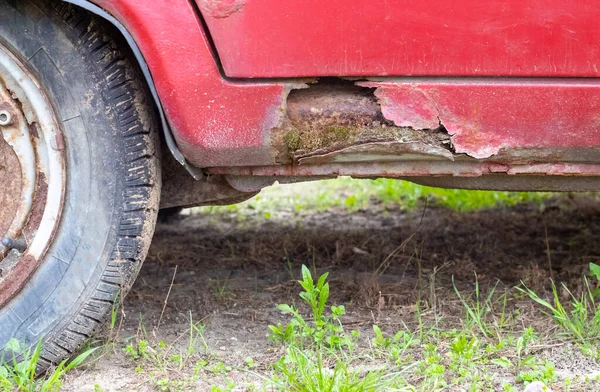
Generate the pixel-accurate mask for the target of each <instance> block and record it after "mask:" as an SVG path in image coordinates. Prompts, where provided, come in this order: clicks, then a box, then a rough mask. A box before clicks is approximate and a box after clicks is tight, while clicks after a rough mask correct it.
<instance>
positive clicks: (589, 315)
mask: <svg viewBox="0 0 600 392" xmlns="http://www.w3.org/2000/svg"><path fill="white" fill-rule="evenodd" d="M584 283H585V288H586V290H584V291H583V292H582V293H581V296H579V297H576V296H575V295H573V293H571V291H569V289H568V288H567V286H566V285H564V284H563V285H562V287H563V289H564V290H565V291H566V292H567V293H568V295H569V296H570V298H571V302H570V304H567V306H568V307H569V308H570V310H568V309H567V308H566V307H565V305H564V304H563V303H562V302H561V300H560V295H559V293H558V289H557V287H556V284H555V283H554V281H552V298H553V302H552V303H551V302H548V301H546V300H545V299H543V298H541V297H540V296H538V295H537V293H536V292H535V291H533V290H531V289H530V288H528V287H527V286H525V284H524V283H522V284H523V288H521V287H517V289H518V290H519V291H521V292H523V293H525V294H527V295H528V296H529V297H530V298H531V299H533V300H534V301H535V302H537V303H538V304H540V305H542V307H543V308H544V309H545V310H544V311H543V313H544V314H546V315H548V316H550V317H552V318H553V319H554V321H555V322H556V323H557V324H558V325H559V326H560V327H562V329H563V330H564V331H565V332H566V333H567V334H569V335H570V336H572V337H573V338H574V339H575V341H576V342H577V343H578V344H580V345H582V347H584V348H586V349H587V350H585V351H589V350H591V347H590V339H595V338H596V337H597V336H598V334H600V307H597V306H596V301H595V299H594V295H593V294H592V291H591V288H590V286H589V282H588V280H587V278H586V277H584Z"/></svg>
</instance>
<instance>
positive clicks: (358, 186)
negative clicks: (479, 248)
mask: <svg viewBox="0 0 600 392" xmlns="http://www.w3.org/2000/svg"><path fill="white" fill-rule="evenodd" d="M551 195H552V193H548V192H546V193H540V192H498V191H469V190H461V189H442V188H432V187H426V186H421V185H417V184H413V183H411V182H408V181H401V180H394V179H386V178H380V179H377V180H362V179H352V178H349V177H340V178H338V179H335V180H323V181H314V182H307V183H300V184H291V185H274V186H272V187H268V188H265V189H263V191H262V192H261V193H260V194H259V195H257V196H255V197H254V198H252V199H250V200H248V201H245V202H243V203H240V204H237V205H231V206H216V207H200V208H195V209H194V210H195V211H196V212H200V213H213V214H214V213H239V212H242V213H243V214H248V215H255V214H260V215H263V216H264V217H265V218H267V219H268V218H270V217H271V216H273V215H274V214H276V213H278V212H279V211H282V210H285V211H293V212H295V213H303V212H310V211H315V210H317V211H319V210H326V209H329V208H331V207H341V208H344V209H347V210H348V211H356V210H360V209H363V208H365V207H367V206H369V205H370V204H372V203H374V202H375V203H380V204H383V205H384V206H385V207H396V208H403V209H413V208H416V207H418V206H419V205H420V204H422V203H423V202H424V201H425V200H427V199H429V202H430V203H433V204H437V205H440V206H444V207H447V208H450V209H452V210H455V211H459V212H465V211H474V210H482V209H486V208H493V207H498V206H513V205H516V204H519V203H537V204H541V203H542V202H543V201H544V200H546V199H547V198H548V197H550V196H551Z"/></svg>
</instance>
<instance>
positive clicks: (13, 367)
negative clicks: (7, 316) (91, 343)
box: [0, 339, 96, 392]
mask: <svg viewBox="0 0 600 392" xmlns="http://www.w3.org/2000/svg"><path fill="white" fill-rule="evenodd" d="M4 351H5V352H10V353H11V355H12V360H10V361H9V362H6V361H5V360H4V359H2V361H0V390H3V391H27V392H46V391H57V390H59V389H60V386H61V384H62V377H63V376H64V375H65V374H66V373H67V372H68V371H70V370H72V369H74V368H76V367H77V366H79V365H81V364H82V363H83V361H85V360H86V358H87V357H89V356H90V355H91V354H92V353H93V352H94V351H96V348H92V349H89V350H86V351H84V352H83V353H81V354H79V355H78V356H77V357H75V358H74V359H73V360H71V361H70V362H69V361H68V360H64V361H62V362H61V363H60V364H59V365H58V366H57V367H56V368H55V369H54V370H53V371H52V372H51V373H49V374H48V375H46V376H45V377H41V378H37V377H36V375H37V374H36V369H37V364H38V361H39V359H40V354H41V351H42V342H41V341H40V342H38V344H37V345H36V347H35V348H34V349H33V351H31V350H30V349H28V348H26V347H25V346H22V345H21V344H20V343H19V342H18V341H17V340H16V339H11V340H9V341H8V343H7V345H6V346H5V348H4Z"/></svg>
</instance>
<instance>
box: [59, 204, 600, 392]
mask: <svg viewBox="0 0 600 392" xmlns="http://www.w3.org/2000/svg"><path fill="white" fill-rule="evenodd" d="M598 233H600V202H598V201H597V199H595V198H592V197H590V196H586V195H571V196H569V195H565V196H564V197H560V198H555V199H550V200H548V201H547V202H546V203H544V205H543V206H541V207H540V206H538V205H518V206H516V207H512V208H496V209H491V210H486V211H480V212H473V213H456V212H453V211H450V210H448V209H444V208H439V207H434V206H431V205H430V206H428V207H427V208H425V207H421V208H419V209H417V210H414V211H410V212H407V211H403V210H399V209H389V208H383V207H382V206H381V205H378V204H377V203H374V204H373V205H372V206H371V207H369V209H367V210H361V211H358V212H353V213H348V212H347V211H346V210H344V209H343V208H339V209H333V210H331V211H325V212H319V213H312V214H304V215H297V214H294V213H292V212H290V213H289V214H282V215H278V217H277V218H276V219H273V218H271V219H266V218H264V217H261V216H258V215H257V216H255V217H250V218H247V219H240V218H239V216H237V215H236V214H235V213H232V214H230V215H227V214H226V215H220V216H211V215H205V214H195V215H181V216H179V217H177V218H175V219H173V220H172V221H170V222H168V223H159V224H158V227H157V230H156V235H155V238H154V241H153V244H152V247H151V250H150V254H149V257H148V259H147V261H146V262H145V264H144V267H143V268H142V270H141V272H140V275H139V277H138V279H137V282H136V284H135V285H134V287H133V289H132V290H131V292H130V294H129V295H128V296H127V298H126V300H125V302H124V304H123V307H122V309H121V311H120V313H121V314H122V315H124V316H125V318H124V320H123V321H122V325H121V326H120V327H119V328H118V338H115V339H116V340H122V339H127V338H128V337H131V336H135V335H136V334H137V335H138V336H139V335H140V334H141V333H142V332H145V333H146V334H147V335H148V336H149V337H150V338H149V339H151V340H155V341H160V340H163V341H165V342H171V343H173V342H175V343H174V344H175V345H177V344H183V345H185V344H186V343H185V342H186V340H187V339H188V337H187V333H189V328H190V327H189V323H190V315H191V317H192V319H193V321H194V322H201V323H202V324H203V325H204V326H205V331H204V337H205V339H206V343H207V346H208V350H209V351H210V355H211V356H213V358H218V359H219V360H220V361H222V362H223V363H224V364H226V365H228V366H234V367H235V366H243V365H244V363H245V362H246V361H247V358H248V357H251V358H252V360H253V361H254V362H255V363H257V364H258V367H256V371H257V372H260V370H261V369H262V368H263V366H264V365H263V364H267V363H270V362H272V361H274V360H276V359H277V358H278V356H280V354H281V353H280V352H279V351H280V349H279V348H278V347H277V346H275V345H273V344H271V343H270V342H269V341H268V339H267V332H268V328H267V326H268V325H269V324H276V323H277V322H278V321H283V320H284V316H282V315H281V314H280V312H279V311H278V310H277V309H276V306H277V305H278V304H280V303H298V292H299V286H298V285H297V283H295V279H298V278H299V271H300V266H301V265H302V264H306V265H308V266H310V267H311V268H314V269H316V270H317V271H318V272H319V273H321V272H325V271H328V272H329V273H330V275H329V281H330V284H331V301H332V302H333V303H335V304H345V306H346V309H347V315H346V316H345V318H344V324H345V325H346V326H349V327H350V328H353V329H358V330H362V331H369V330H370V329H371V324H372V323H374V322H376V323H378V325H380V326H381V327H382V329H384V328H386V329H389V330H394V328H396V329H397V328H401V325H402V324H403V323H407V324H410V323H412V322H414V317H413V316H412V314H413V313H414V311H415V304H416V303H417V300H418V299H419V297H420V298H421V300H422V302H423V304H424V307H425V308H427V309H432V308H435V309H436V311H437V312H441V313H443V314H444V316H445V318H446V319H449V320H452V319H453V318H455V319H454V322H456V323H457V325H459V324H460V323H461V320H460V317H459V316H458V315H459V314H461V309H460V307H461V304H460V302H459V301H458V300H457V298H456V296H455V294H454V291H453V285H452V276H454V279H455V284H456V287H458V288H459V289H460V290H462V291H465V292H470V291H472V290H473V288H474V283H475V275H474V273H476V274H477V278H478V280H479V283H480V285H481V286H482V287H488V288H489V287H491V286H492V285H494V284H496V282H497V281H498V280H499V281H500V283H499V287H510V286H514V285H517V284H519V282H520V281H523V282H525V283H526V284H527V285H529V286H530V287H532V288H535V289H536V290H538V291H540V292H542V293H543V292H545V291H547V290H548V284H549V282H550V281H549V279H548V278H550V277H552V278H554V279H556V280H557V281H563V282H567V283H568V284H569V285H571V287H572V285H577V284H579V283H578V282H581V280H580V278H581V276H582V275H583V274H585V273H586V272H587V270H588V265H589V263H590V262H595V263H599V264H600V241H598ZM548 250H549V251H550V252H549V254H548ZM175 269H176V273H175ZM173 276H174V280H173ZM373 277H375V278H376V279H373ZM172 281H173V284H172V285H171V283H172ZM574 289H575V290H577V288H576V287H575V288H574ZM169 290H170V294H169V297H168V301H167V304H166V307H165V309H164V313H163V306H164V303H165V298H166V297H167V294H168V293H169ZM509 306H511V307H523V308H522V309H520V311H521V314H522V315H525V317H528V318H531V321H532V323H533V324H534V325H535V323H536V322H535V319H536V318H537V317H538V316H537V315H538V314H539V310H538V309H534V305H533V304H532V303H531V302H528V303H524V304H523V303H521V302H519V300H518V299H516V298H511V299H510V304H509ZM161 313H162V319H161ZM159 319H161V320H160V326H159V327H158V328H157V325H158V323H159ZM542 328H544V327H543V326H542ZM116 329H117V328H116ZM107 333H110V332H107ZM113 333H114V332H113ZM171 343H169V344H171ZM550 343H551V342H550ZM539 351H540V352H539V355H542V356H546V357H549V358H552V359H553V361H554V363H555V366H556V370H557V372H559V373H560V372H562V373H561V374H571V373H573V372H575V373H577V372H579V373H581V372H583V373H584V374H590V375H595V374H598V373H600V366H599V365H598V364H597V363H596V362H595V361H594V360H592V359H590V358H588V357H584V356H582V355H580V354H576V353H573V354H572V356H569V355H565V351H564V350H558V349H556V348H553V347H552V344H548V346H547V347H540V350H539ZM136 367H137V366H136V363H135V362H134V361H131V360H130V359H128V358H127V357H126V355H125V354H124V353H123V351H122V349H121V348H115V349H113V350H111V349H108V350H106V353H105V354H104V355H102V356H101V357H100V358H99V359H98V360H96V361H95V362H94V363H92V364H91V365H89V366H87V367H85V368H83V369H81V370H77V371H75V372H74V373H71V374H70V375H69V376H68V378H67V380H66V381H65V384H64V389H63V390H65V391H95V392H98V391H146V390H148V391H150V390H159V388H158V387H156V385H153V384H152V383H151V382H150V381H149V376H148V371H146V370H140V368H137V369H136ZM569 372H571V373H569ZM159 376H160V375H157V377H159ZM225 377H227V378H229V379H232V378H233V379H236V380H237V381H238V382H239V383H241V384H243V383H244V382H250V381H252V380H258V381H260V378H259V377H257V376H254V375H253V374H250V373H235V372H232V373H229V374H225V375H223V374H220V373H219V372H208V373H207V374H206V375H204V376H203V377H202V378H201V380H200V381H198V383H197V384H196V387H195V388H196V389H197V390H210V386H211V385H215V384H219V385H223V384H224V379H225ZM239 390H244V389H239Z"/></svg>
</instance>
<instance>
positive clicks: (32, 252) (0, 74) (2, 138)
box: [0, 44, 66, 307]
mask: <svg viewBox="0 0 600 392" xmlns="http://www.w3.org/2000/svg"><path fill="white" fill-rule="evenodd" d="M65 179H66V176H65V159H64V142H63V138H62V132H61V128H60V126H59V123H58V121H57V120H56V116H55V113H54V110H53V108H52V105H51V104H50V102H49V100H48V98H47V96H46V94H45V93H44V91H43V89H42V87H41V85H40V84H39V83H38V82H37V81H36V80H35V78H34V77H33V75H32V73H31V72H29V70H28V69H27V67H26V66H25V62H23V61H21V60H20V59H18V58H17V57H16V56H15V55H14V54H12V53H11V52H10V51H9V50H8V48H6V47H4V46H3V45H1V44H0V239H2V241H0V307H1V306H2V305H3V304H4V303H5V302H6V301H8V300H9V299H10V298H12V297H13V296H14V295H15V294H16V293H18V292H19V290H20V289H21V288H22V287H23V286H24V284H25V283H26V282H27V280H28V279H29V278H30V277H31V275H32V274H33V273H34V272H35V271H36V269H37V267H38V266H39V263H40V261H41V259H42V257H43V255H44V254H45V252H46V250H47V249H48V247H49V245H50V243H51V242H52V239H53V237H54V232H55V229H56V226H57V224H58V222H59V218H60V214H61V211H62V204H63V196H64V190H65Z"/></svg>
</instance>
